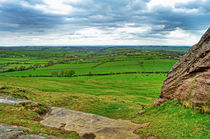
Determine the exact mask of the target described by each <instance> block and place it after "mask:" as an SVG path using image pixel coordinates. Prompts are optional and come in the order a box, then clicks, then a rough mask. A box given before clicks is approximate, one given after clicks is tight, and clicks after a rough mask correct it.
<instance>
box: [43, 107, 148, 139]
mask: <svg viewBox="0 0 210 139" xmlns="http://www.w3.org/2000/svg"><path fill="white" fill-rule="evenodd" d="M41 124H43V125H44V126H48V127H52V128H59V129H64V130H69V131H75V132H77V133H78V134H79V135H80V136H81V137H84V138H86V139H139V136H138V135H136V134H135V133H134V131H136V130H137V129H139V128H143V127H146V126H149V124H135V123H132V122H130V121H127V120H114V119H110V118H106V117H103V116H99V115H94V114H88V113H83V112H78V111H73V110H69V109H64V108H55V107H53V108H52V109H51V111H50V112H48V113H47V114H46V115H45V116H44V120H42V121H41Z"/></svg>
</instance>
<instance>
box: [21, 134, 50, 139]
mask: <svg viewBox="0 0 210 139" xmlns="http://www.w3.org/2000/svg"><path fill="white" fill-rule="evenodd" d="M18 139H46V138H45V137H42V136H38V135H23V136H19V137H18Z"/></svg>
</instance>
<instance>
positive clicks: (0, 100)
mask: <svg viewBox="0 0 210 139" xmlns="http://www.w3.org/2000/svg"><path fill="white" fill-rule="evenodd" d="M22 102H31V101H29V100H23V99H16V98H10V97H0V103H3V104H12V105H17V104H20V103H22Z"/></svg>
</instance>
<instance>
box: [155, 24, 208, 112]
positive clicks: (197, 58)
mask: <svg viewBox="0 0 210 139" xmlns="http://www.w3.org/2000/svg"><path fill="white" fill-rule="evenodd" d="M175 98H177V99H178V100H180V102H181V103H182V104H183V105H184V106H186V107H191V108H195V109H199V110H200V111H201V112H207V113H210V109H209V107H210V28H209V29H208V30H207V32H206V33H205V34H204V35H203V37H202V38H201V40H200V41H199V42H198V43H197V44H195V45H194V46H193V47H191V49H190V50H189V51H188V52H187V53H186V54H185V55H184V56H183V57H182V59H181V60H180V61H179V62H177V63H176V64H175V65H174V66H173V68H172V69H171V71H170V72H169V73H168V76H167V78H166V80H165V81H164V83H163V86H162V90H161V95H160V97H159V98H158V99H157V100H156V101H155V102H154V106H157V105H160V104H161V103H163V102H165V101H167V100H172V99H175Z"/></svg>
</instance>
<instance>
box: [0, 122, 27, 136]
mask: <svg viewBox="0 0 210 139" xmlns="http://www.w3.org/2000/svg"><path fill="white" fill-rule="evenodd" d="M22 134H24V132H23V130H22V129H20V128H17V127H13V126H8V125H4V124H2V125H0V139H10V138H12V137H13V138H14V137H16V136H18V135H22Z"/></svg>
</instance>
